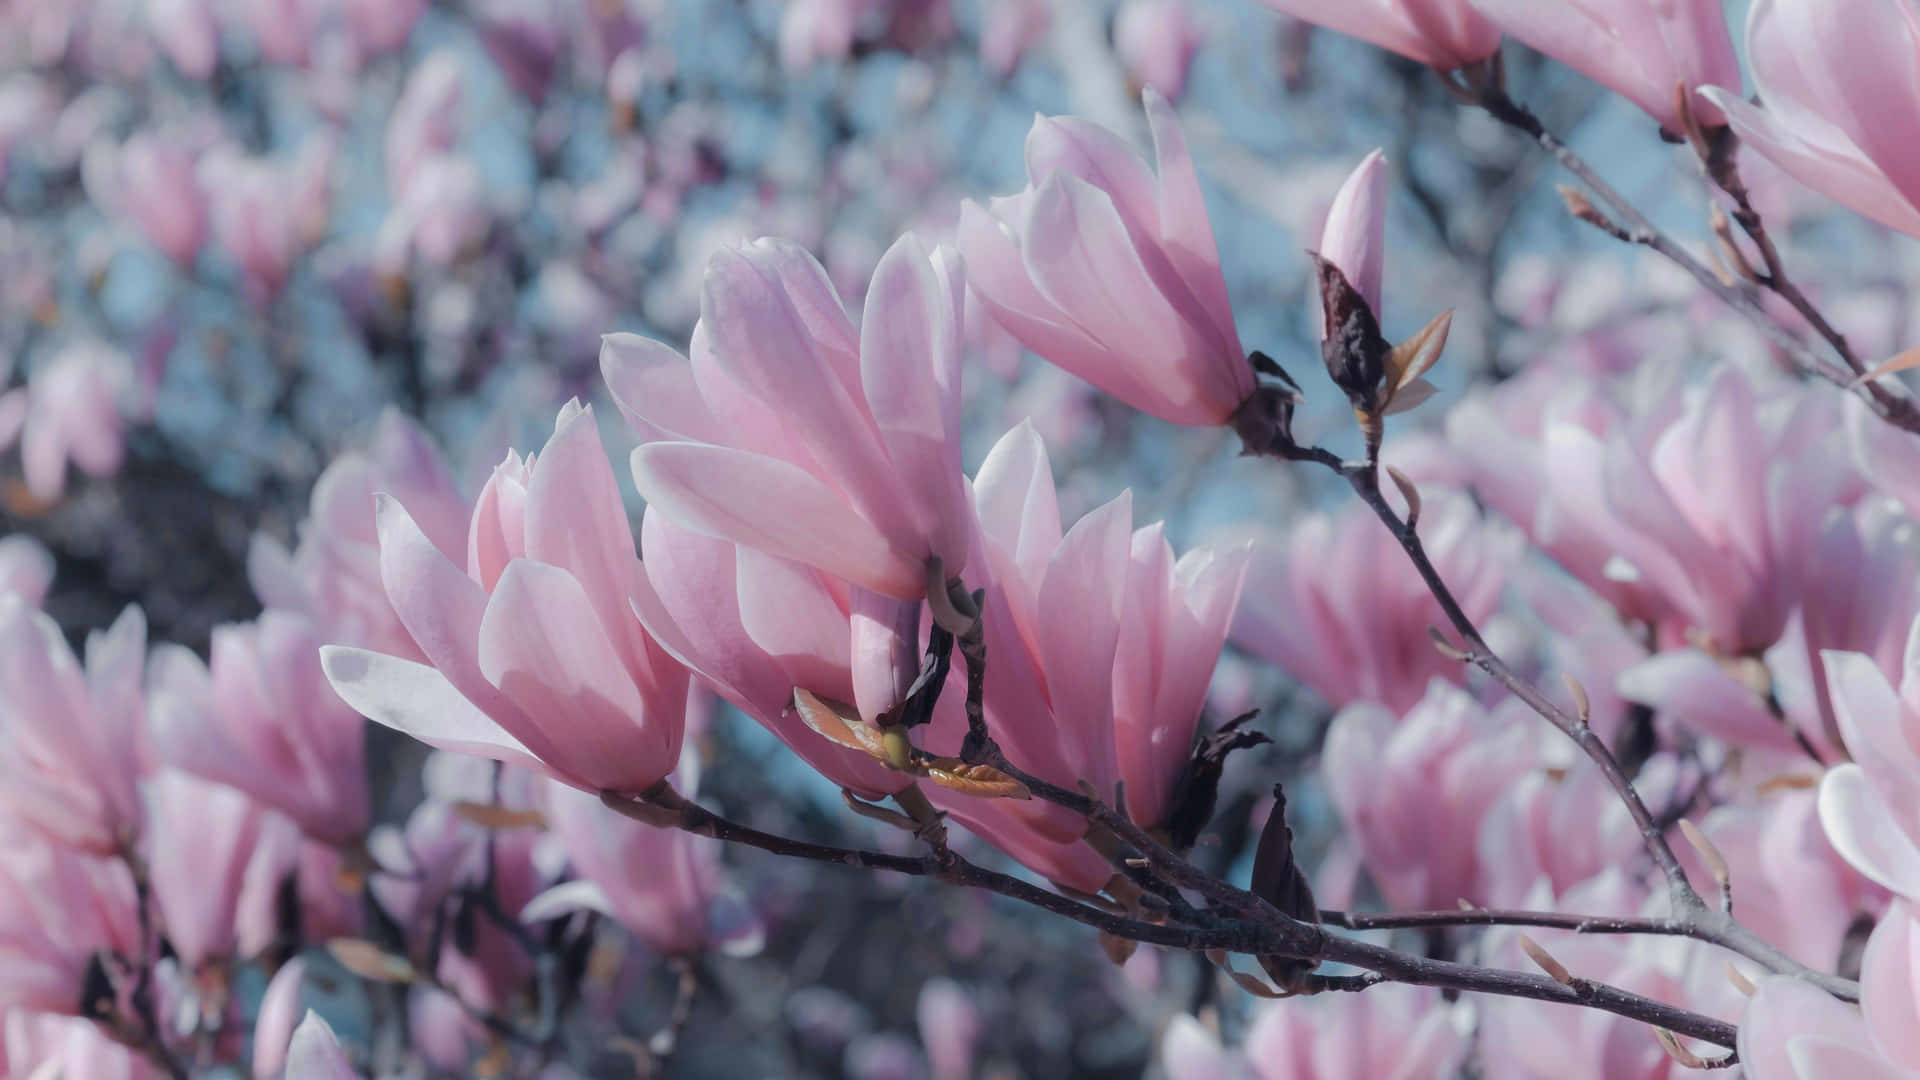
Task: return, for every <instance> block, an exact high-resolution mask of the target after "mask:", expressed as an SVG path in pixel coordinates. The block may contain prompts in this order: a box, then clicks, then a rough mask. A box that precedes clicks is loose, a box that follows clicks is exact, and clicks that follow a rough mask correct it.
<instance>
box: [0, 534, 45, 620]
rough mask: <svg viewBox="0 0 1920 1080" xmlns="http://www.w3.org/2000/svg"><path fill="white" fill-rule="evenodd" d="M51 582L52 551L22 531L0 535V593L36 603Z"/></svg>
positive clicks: (27, 603)
mask: <svg viewBox="0 0 1920 1080" xmlns="http://www.w3.org/2000/svg"><path fill="white" fill-rule="evenodd" d="M52 584H53V553H52V552H49V551H48V550H47V549H46V545H44V544H42V543H40V541H38V540H35V539H34V538H33V537H31V536H27V535H25V534H24V533H15V534H13V535H12V536H4V537H0V594H8V593H10V594H12V595H14V596H18V597H19V598H20V600H21V602H22V603H24V604H26V605H27V606H28V607H36V608H37V607H39V606H40V604H41V602H42V601H44V600H45V599H46V597H47V589H48V588H49V587H50V586H52Z"/></svg>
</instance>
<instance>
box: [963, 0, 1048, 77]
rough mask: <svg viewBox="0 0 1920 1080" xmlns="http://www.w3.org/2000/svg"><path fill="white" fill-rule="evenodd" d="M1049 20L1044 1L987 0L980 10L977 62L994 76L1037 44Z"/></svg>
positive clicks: (1010, 67)
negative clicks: (978, 60)
mask: <svg viewBox="0 0 1920 1080" xmlns="http://www.w3.org/2000/svg"><path fill="white" fill-rule="evenodd" d="M1052 23H1053V14H1052V12H1051V11H1050V10H1049V9H1048V7H1047V4H1046V0H989V2H988V3H987V4H985V5H984V6H983V9H982V11H981V13H980V63H981V65H982V66H984V67H985V68H986V69H987V70H988V71H990V72H992V73H993V74H994V75H995V76H997V77H998V78H1002V79H1004V78H1006V77H1007V76H1009V75H1011V74H1013V69H1014V68H1016V67H1018V66H1019V64H1020V58H1021V57H1023V56H1025V55H1026V54H1027V53H1028V52H1030V51H1031V50H1032V49H1033V48H1034V46H1036V45H1038V44H1040V42H1041V41H1043V40H1044V39H1045V38H1046V36H1047V30H1048V28H1049V27H1050V26H1051V25H1052Z"/></svg>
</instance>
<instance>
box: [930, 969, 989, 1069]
mask: <svg viewBox="0 0 1920 1080" xmlns="http://www.w3.org/2000/svg"><path fill="white" fill-rule="evenodd" d="M913 1015H914V1019H915V1021H916V1024H917V1026H918V1028H919V1030H920V1045H921V1046H922V1047H923V1048H924V1049H925V1050H926V1052H927V1064H928V1065H929V1066H930V1067H931V1068H932V1070H933V1080H966V1078H967V1077H970V1076H972V1075H973V1057H974V1052H975V1050H976V1049H977V1047H978V1043H979V1041H980V1036H981V1034H982V1030H983V1027H984V1025H983V1023H982V1021H981V1017H980V1007H979V1006H978V1005H976V1004H975V1003H974V1000H973V995H972V994H971V993H969V992H968V991H967V989H966V987H964V986H961V985H960V984H959V983H957V982H954V981H953V980H952V979H948V978H943V977H935V978H931V979H928V980H927V981H926V982H924V983H922V984H920V997H919V999H918V1000H917V1001H916V1002H915V1003H914V1010H913Z"/></svg>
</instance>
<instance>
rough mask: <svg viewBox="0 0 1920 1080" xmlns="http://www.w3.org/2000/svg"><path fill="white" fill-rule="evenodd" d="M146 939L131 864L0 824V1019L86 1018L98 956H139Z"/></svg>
mask: <svg viewBox="0 0 1920 1080" xmlns="http://www.w3.org/2000/svg"><path fill="white" fill-rule="evenodd" d="M140 934H141V924H140V916H139V913H138V900H137V898H136V894H135V891H134V884H133V875H132V874H131V873H129V872H128V870H127V867H126V864H125V863H123V862H121V861H120V860H118V859H109V858H101V857H98V856H93V855H84V854H81V853H79V852H76V851H74V850H73V849H71V848H69V847H67V846H66V845H64V844H58V843H55V842H53V841H51V840H48V839H46V838H44V837H40V836H36V835H34V834H32V833H29V832H27V831H25V830H22V829H20V828H19V827H18V826H15V825H13V824H12V823H11V822H7V823H4V824H0V1015H3V1014H5V1013H7V1012H9V1011H13V1010H16V1009H18V1010H29V1011H37V1012H51V1013H60V1014H63V1015H66V1016H79V1015H83V1014H84V1013H85V1012H86V1011H87V1010H88V1009H90V1008H91V1007H92V1006H93V1005H94V1003H93V1002H89V1001H83V1000H82V991H83V989H85V988H86V987H87V972H88V969H89V966H90V965H91V964H93V963H94V962H95V958H96V956H97V955H98V954H100V953H103V952H105V953H119V954H120V955H122V956H129V957H130V956H133V955H135V954H136V952H135V951H136V950H137V949H138V948H139V946H140Z"/></svg>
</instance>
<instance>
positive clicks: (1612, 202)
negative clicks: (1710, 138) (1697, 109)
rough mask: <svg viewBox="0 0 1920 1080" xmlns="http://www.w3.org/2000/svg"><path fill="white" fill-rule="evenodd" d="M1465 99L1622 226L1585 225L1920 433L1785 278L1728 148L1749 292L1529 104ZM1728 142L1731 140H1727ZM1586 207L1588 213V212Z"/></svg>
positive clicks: (1910, 415) (1919, 425)
mask: <svg viewBox="0 0 1920 1080" xmlns="http://www.w3.org/2000/svg"><path fill="white" fill-rule="evenodd" d="M1470 100H1471V101H1472V103H1473V104H1475V105H1477V106H1479V107H1480V108H1481V109H1482V110H1484V111H1485V112H1486V113H1487V115H1489V116H1491V117H1493V118H1494V119H1495V120H1498V121H1499V122H1500V123H1502V124H1505V125H1507V126H1508V127H1511V128H1513V129H1515V130H1517V131H1519V132H1521V133H1523V134H1525V135H1526V136H1527V137H1529V138H1531V139H1533V140H1534V141H1535V142H1537V143H1539V144H1540V146H1541V148H1542V149H1544V150H1546V151H1547V152H1548V153H1549V154H1551V155H1553V158H1554V160H1556V161H1558V162H1559V163H1560V166H1561V167H1562V168H1564V169H1566V170H1567V171H1568V172H1569V173H1572V174H1573V176H1574V177H1575V178H1576V179H1578V180H1579V181H1580V183H1581V184H1583V185H1585V186H1586V188H1587V189H1588V190H1589V191H1591V192H1593V194H1594V195H1595V196H1596V197H1597V198H1599V200H1600V201H1601V202H1602V203H1604V204H1605V205H1606V207H1607V209H1608V210H1609V211H1611V212H1612V213H1613V214H1615V215H1617V216H1618V217H1619V218H1620V221H1621V222H1622V223H1623V224H1617V225H1616V224H1614V223H1612V222H1610V221H1608V220H1607V219H1606V218H1605V217H1604V216H1603V215H1600V214H1599V213H1598V212H1597V211H1596V212H1593V213H1592V214H1591V215H1589V214H1586V213H1580V214H1579V216H1580V217H1581V218H1582V220H1585V221H1587V222H1589V223H1590V224H1594V225H1596V226H1598V227H1599V228H1601V229H1602V230H1603V231H1605V232H1607V233H1609V234H1610V235H1612V236H1614V237H1616V238H1618V239H1621V240H1625V241H1627V242H1629V243H1634V244H1639V245H1641V246H1643V247H1646V248H1650V249H1652V250H1653V251H1656V252H1658V253H1659V254H1661V255H1663V256H1665V257H1666V258H1667V259H1668V260H1669V261H1671V262H1672V263H1674V265H1676V266H1678V267H1680V268H1681V269H1682V270H1685V271H1686V272H1687V273H1688V274H1689V275H1691V276H1692V277H1693V279H1694V280H1695V281H1697V282H1699V283H1700V286H1701V287H1702V288H1704V289H1706V290H1707V291H1708V292H1710V293H1712V294H1713V295H1715V296H1717V297H1719V298H1720V299H1721V300H1722V301H1723V302H1725V303H1726V304H1727V305H1728V306H1729V307H1731V308H1733V309H1735V310H1736V311H1739V312H1741V313H1742V314H1744V315H1746V316H1747V318H1748V320H1749V321H1750V322H1752V323H1753V324H1754V325H1756V326H1757V327H1759V328H1760V330H1761V332H1762V333H1764V334H1766V335H1767V337H1768V338H1770V339H1772V341H1773V343H1774V344H1775V345H1777V346H1779V347H1780V348H1781V349H1782V350H1784V351H1785V352H1786V353H1787V355H1788V356H1790V357H1792V359H1793V362H1794V366H1795V367H1796V368H1798V369H1799V370H1800V371H1801V372H1803V373H1805V374H1809V375H1813V376H1815V377H1817V378H1820V379H1824V380H1825V381H1827V382H1830V383H1832V384H1833V385H1835V386H1838V387H1840V388H1841V389H1843V390H1847V391H1850V392H1857V393H1860V394H1862V395H1863V397H1864V399H1865V400H1866V401H1867V402H1868V404H1869V405H1871V406H1872V408H1873V411H1874V413H1875V414H1876V415H1878V416H1879V417H1880V418H1881V419H1883V420H1885V421H1886V422H1887V423H1889V424H1892V425H1894V426H1895V427H1899V428H1901V429H1903V430H1906V431H1910V432H1913V433H1914V434H1917V435H1920V406H1916V405H1915V403H1914V402H1913V401H1912V400H1910V399H1908V398H1905V397H1902V396H1899V395H1895V394H1893V393H1892V392H1890V391H1889V390H1887V388H1885V387H1884V386H1881V385H1879V384H1878V383H1876V382H1873V381H1862V379H1861V376H1862V375H1864V374H1865V368H1864V367H1863V366H1862V364H1861V363H1860V360H1859V358H1858V357H1857V356H1855V355H1854V353H1853V351H1852V350H1851V349H1850V348H1849V347H1848V346H1847V343H1846V338H1845V337H1843V336H1842V335H1841V334H1840V333H1839V332H1838V331H1837V330H1835V329H1834V328H1833V326H1832V324H1831V323H1829V322H1828V321H1827V320H1826V319H1825V318H1824V317H1823V316H1821V315H1820V313H1819V311H1818V310H1817V309H1816V308H1814V306H1813V304H1812V302H1811V301H1809V300H1808V299H1807V298H1806V295H1805V294H1804V293H1802V292H1800V290H1799V289H1798V287H1796V286H1794V285H1793V284H1792V282H1791V281H1790V280H1789V279H1788V278H1787V277H1786V274H1785V270H1784V268H1783V267H1782V266H1781V265H1780V260H1779V253H1778V251H1777V250H1776V249H1775V248H1774V247H1773V244H1772V242H1771V240H1770V239H1766V232H1765V229H1764V227H1763V226H1762V224H1761V222H1760V217H1759V214H1758V213H1757V212H1755V211H1754V210H1753V207H1752V205H1751V202H1750V201H1748V200H1747V199H1746V194H1745V188H1744V187H1743V186H1741V185H1739V184H1738V182H1737V174H1734V173H1732V172H1731V169H1732V165H1731V161H1732V149H1731V147H1729V148H1727V150H1726V151H1725V153H1726V158H1727V162H1728V164H1727V168H1726V171H1725V172H1724V173H1723V175H1722V176H1713V179H1714V182H1715V183H1716V184H1717V185H1718V186H1720V187H1721V188H1722V189H1723V190H1725V191H1726V192H1727V193H1728V195H1730V196H1732V197H1733V198H1734V200H1735V202H1736V204H1737V205H1738V206H1739V208H1740V212H1739V213H1736V215H1735V217H1736V220H1738V221H1739V222H1740V225H1741V227H1742V229H1743V230H1745V231H1746V232H1747V235H1748V236H1749V237H1751V238H1752V239H1753V240H1754V242H1755V244H1756V245H1757V246H1759V247H1760V250H1761V253H1762V258H1763V259H1764V260H1765V261H1766V263H1767V266H1766V273H1765V274H1764V275H1754V276H1753V278H1752V283H1751V284H1749V285H1746V286H1741V285H1737V284H1733V283H1730V282H1728V281H1724V280H1722V279H1721V277H1720V276H1719V275H1718V274H1716V273H1714V272H1713V270H1712V269H1711V268H1709V267H1708V266H1707V265H1706V264H1705V263H1703V262H1701V261H1700V260H1699V259H1697V258H1695V257H1694V255H1693V254H1692V253H1691V252H1689V251H1688V250H1687V249H1686V248H1684V247H1682V246H1681V245H1680V243H1679V242H1678V241H1676V240H1674V239H1673V238H1672V237H1671V236H1668V235H1667V234H1666V233H1665V232H1663V231H1661V230H1660V229H1659V228H1658V227H1657V226H1655V225H1654V223H1653V222H1652V221H1651V220H1650V219H1649V218H1648V217H1647V216H1646V215H1645V214H1643V213H1641V212H1640V209H1639V208H1638V207H1636V206H1634V205H1633V203H1632V202H1631V201H1630V200H1628V199H1627V198H1626V196H1624V195H1622V194H1620V193H1619V192H1618V191H1616V190H1615V189H1614V188H1613V186H1612V185H1611V184H1608V183H1607V182H1606V180H1605V179H1603V178H1602V177H1601V176H1600V174H1599V173H1597V172H1595V171H1594V169H1593V167H1592V166H1591V165H1589V164H1588V163H1587V162H1586V160H1585V159H1584V158H1582V157H1581V156H1580V155H1579V154H1577V153H1575V152H1574V151H1573V148H1572V147H1569V146H1568V145H1567V144H1566V143H1564V142H1562V141H1560V139H1559V137H1558V136H1556V135H1554V134H1553V133H1552V132H1551V131H1548V130H1547V128H1546V126H1545V125H1544V124H1542V123H1541V122H1540V118H1539V117H1537V116H1535V115H1534V114H1533V113H1532V112H1531V111H1530V110H1529V109H1527V107H1526V106H1524V105H1521V104H1520V103H1519V102H1517V101H1514V100H1513V99H1512V98H1511V97H1508V96H1507V94H1506V92H1505V91H1504V90H1501V89H1499V88H1498V87H1496V86H1482V87H1476V88H1475V89H1474V90H1473V91H1472V92H1471V94H1470ZM1728 138H1729V139H1731V135H1729V136H1728ZM1708 171H1709V174H1710V175H1711V174H1713V173H1714V171H1715V170H1714V169H1713V167H1712V165H1711V162H1710V163H1709V170H1708ZM1724 177H1731V178H1732V179H1733V180H1734V183H1733V185H1732V186H1729V185H1728V184H1727V183H1723V182H1722V180H1723V178H1724ZM1587 209H1588V210H1591V209H1592V208H1591V207H1587ZM1769 253H1770V254H1769ZM1755 286H1760V287H1765V288H1767V289H1769V290H1771V291H1773V292H1774V293H1776V294H1777V295H1779V296H1780V297H1781V298H1782V299H1783V300H1785V301H1787V303H1788V304H1789V305H1790V306H1792V307H1793V308H1794V310H1795V311H1797V312H1798V313H1799V314H1800V315H1801V316H1802V317H1803V318H1805V319H1806V320H1807V322H1808V323H1809V324H1810V325H1811V326H1813V328H1814V329H1815V331H1816V332H1817V333H1819V334H1820V336H1821V337H1822V338H1823V339H1825V340H1826V341H1827V342H1828V344H1830V345H1832V346H1833V348H1834V350H1835V352H1837V353H1838V354H1839V355H1840V357H1841V359H1842V360H1843V361H1844V366H1841V365H1836V364H1834V363H1833V362H1831V361H1829V360H1827V359H1825V358H1823V357H1821V356H1820V355H1819V354H1817V353H1815V352H1814V351H1813V349H1811V348H1809V347H1808V345H1807V343H1806V342H1805V341H1803V340H1801V338H1800V337H1799V335H1797V334H1795V333H1793V332H1792V331H1791V330H1789V329H1787V328H1786V327H1785V326H1782V325H1781V324H1780V323H1779V322H1778V321H1777V320H1776V319H1775V318H1774V317H1773V316H1772V315H1771V314H1769V313H1768V311H1767V309H1766V308H1765V306H1763V305H1762V304H1761V303H1760V298H1759V296H1758V294H1757V292H1756V289H1755Z"/></svg>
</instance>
